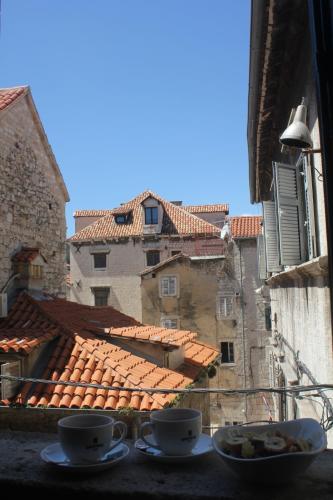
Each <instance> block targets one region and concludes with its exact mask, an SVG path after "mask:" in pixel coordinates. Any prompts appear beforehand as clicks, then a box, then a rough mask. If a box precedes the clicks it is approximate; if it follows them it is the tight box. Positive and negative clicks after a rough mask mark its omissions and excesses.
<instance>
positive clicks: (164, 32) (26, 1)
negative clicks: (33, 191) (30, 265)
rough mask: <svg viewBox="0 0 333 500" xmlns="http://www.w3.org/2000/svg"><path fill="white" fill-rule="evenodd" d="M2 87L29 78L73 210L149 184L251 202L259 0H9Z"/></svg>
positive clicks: (238, 203) (246, 208)
mask: <svg viewBox="0 0 333 500" xmlns="http://www.w3.org/2000/svg"><path fill="white" fill-rule="evenodd" d="M1 25H2V26H1V40H0V60H1V73H0V86H1V87H10V86H16V85H24V84H29V85H30V86H31V89H32V94H33V98H34V100H35V103H36V105H37V109H38V111H39V114H40V117H41V119H42V122H43V125H44V128H45V130H46V133H47V135H48V139H49V142H50V144H51V146H52V149H53V151H54V154H55V156H56V158H57V161H58V164H59V166H60V169H61V171H62V174H63V177H64V180H65V182H66V185H67V188H68V191H69V194H70V198H71V201H70V203H68V204H67V210H66V213H67V225H68V234H69V235H70V234H72V233H73V217H72V214H73V211H74V210H76V209H88V208H113V207H116V206H118V205H119V204H120V203H121V202H125V201H127V200H129V199H131V198H133V197H134V196H136V195H137V194H139V193H140V192H141V191H144V190H145V189H147V188H148V189H151V190H153V191H155V192H156V193H158V194H159V195H160V196H162V197H164V198H166V199H168V200H183V202H184V204H206V203H229V204H230V213H231V214H232V215H239V214H251V213H252V214H258V213H259V207H258V206H255V205H251V204H250V202H249V189H248V158H247V142H246V122H247V94H248V57H249V30H250V1H249V0H237V1H232V0H230V1H227V0H95V1H94V2H93V1H91V0H89V1H88V0H71V1H69V0H2V20H1Z"/></svg>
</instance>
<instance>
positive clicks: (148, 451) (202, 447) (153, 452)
mask: <svg viewBox="0 0 333 500" xmlns="http://www.w3.org/2000/svg"><path fill="white" fill-rule="evenodd" d="M145 438H146V439H147V441H149V443H151V446H147V445H146V443H145V442H144V441H142V439H138V440H137V441H136V442H135V448H136V449H137V450H138V451H139V452H140V453H141V454H142V455H144V456H145V457H148V458H151V459H153V460H158V461H161V462H170V463H177V462H187V461H190V460H193V459H195V458H197V457H202V456H203V455H206V454H207V453H210V452H211V451H213V444H212V438H211V437H210V436H208V435H207V434H201V436H200V437H199V441H198V442H197V444H196V445H195V447H194V448H193V449H192V451H191V453H190V454H189V455H181V456H179V455H177V456H176V455H166V454H165V453H163V451H161V450H159V449H157V448H155V447H154V445H155V446H156V441H155V440H154V437H153V435H152V434H149V435H148V436H145Z"/></svg>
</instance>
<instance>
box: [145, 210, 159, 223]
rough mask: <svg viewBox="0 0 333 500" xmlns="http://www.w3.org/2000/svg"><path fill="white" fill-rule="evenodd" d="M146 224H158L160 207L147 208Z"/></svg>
mask: <svg viewBox="0 0 333 500" xmlns="http://www.w3.org/2000/svg"><path fill="white" fill-rule="evenodd" d="M145 224H158V207H145Z"/></svg>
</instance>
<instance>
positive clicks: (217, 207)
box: [182, 203, 229, 214]
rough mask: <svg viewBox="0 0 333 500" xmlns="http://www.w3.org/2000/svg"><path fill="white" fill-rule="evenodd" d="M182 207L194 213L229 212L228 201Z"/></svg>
mask: <svg viewBox="0 0 333 500" xmlns="http://www.w3.org/2000/svg"><path fill="white" fill-rule="evenodd" d="M182 208H183V209H184V210H187V211H188V212H191V213H193V214H200V213H214V212H225V213H226V214H228V213H229V205H228V203H220V204H214V205H182Z"/></svg>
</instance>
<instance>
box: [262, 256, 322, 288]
mask: <svg viewBox="0 0 333 500" xmlns="http://www.w3.org/2000/svg"><path fill="white" fill-rule="evenodd" d="M319 276H326V277H327V276H328V257H327V255H323V256H321V257H317V258H315V259H312V260H309V261H307V262H303V263H302V264H299V265H298V266H290V267H288V268H286V269H285V270H284V271H281V272H280V273H277V274H274V275H273V276H271V277H270V278H268V279H267V280H266V282H267V284H268V285H271V284H277V283H283V282H289V281H294V280H299V279H302V278H303V279H304V278H316V277H319Z"/></svg>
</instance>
